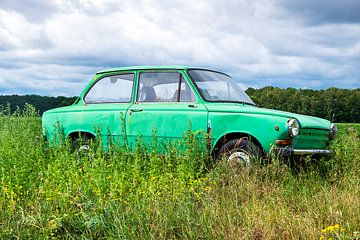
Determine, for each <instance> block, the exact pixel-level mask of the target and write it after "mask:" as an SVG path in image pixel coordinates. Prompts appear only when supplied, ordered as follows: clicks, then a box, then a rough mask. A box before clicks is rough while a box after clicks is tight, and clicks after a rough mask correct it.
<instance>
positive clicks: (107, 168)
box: [0, 106, 360, 239]
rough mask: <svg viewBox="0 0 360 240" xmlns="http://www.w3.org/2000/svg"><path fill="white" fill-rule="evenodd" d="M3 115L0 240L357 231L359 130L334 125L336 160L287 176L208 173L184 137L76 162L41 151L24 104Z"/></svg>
mask: <svg viewBox="0 0 360 240" xmlns="http://www.w3.org/2000/svg"><path fill="white" fill-rule="evenodd" d="M5 110H6V109H5ZM5 110H3V111H2V113H0V239H48V238H58V239H174V238H175V239H199V238H200V239H316V238H317V239H319V238H320V237H321V236H325V237H326V238H328V237H331V236H332V235H334V234H335V233H339V234H340V235H341V239H346V236H348V237H350V238H356V234H357V233H356V231H359V230H360V217H359V216H360V188H359V186H360V143H359V132H358V131H357V130H351V129H350V130H347V129H346V128H347V126H344V125H342V124H341V125H340V128H341V129H342V130H341V131H340V134H339V135H338V136H337V138H336V140H335V141H334V143H333V149H334V150H335V151H336V154H335V155H334V156H333V157H332V158H329V159H322V160H320V161H317V162H312V161H308V162H307V163H306V165H305V166H304V168H302V169H298V170H297V171H294V170H292V169H289V168H288V167H287V166H286V165H285V164H284V163H283V162H282V161H281V160H274V161H273V162H272V163H271V164H268V165H259V166H254V167H253V168H251V169H247V170H246V169H241V168H232V167H230V166H228V165H226V164H224V163H219V164H218V165H217V166H216V167H213V168H211V170H210V171H209V170H208V167H209V165H210V164H209V158H208V157H207V156H206V154H204V151H202V150H203V149H202V142H201V140H198V138H197V137H196V134H194V133H191V132H189V133H187V134H186V136H185V140H184V142H183V143H179V144H184V145H185V146H187V147H185V148H180V149H184V150H182V151H180V150H178V149H179V148H177V147H175V146H173V145H171V144H168V145H166V146H165V148H166V150H165V152H164V151H162V153H159V150H158V149H163V148H164V147H160V146H159V143H157V142H156V139H155V141H154V143H153V145H152V146H150V152H148V153H145V149H144V147H143V145H142V144H140V143H139V144H138V146H137V147H136V149H134V150H132V151H129V149H127V148H126V146H122V147H114V146H110V147H109V151H108V152H103V151H102V150H101V149H97V150H96V151H95V150H94V151H91V152H90V153H89V155H86V156H79V155H77V154H74V153H70V151H69V144H68V143H67V142H62V143H61V144H60V146H59V147H57V148H49V147H48V146H47V145H46V144H44V142H43V141H42V136H41V126H40V125H41V122H40V118H39V117H38V116H37V115H36V114H35V112H34V110H33V109H32V108H31V107H30V106H27V107H26V108H25V110H23V111H18V112H17V113H15V114H13V115H10V114H8V113H7V112H6V111H5ZM354 126H358V125H354ZM96 144H100V143H94V145H96ZM92 149H96V148H95V146H93V148H92ZM335 224H339V228H337V225H335ZM329 226H330V227H329ZM331 226H333V227H331ZM342 228H344V230H343V231H342V232H341V229H342ZM323 229H325V230H323ZM332 229H333V230H332ZM322 230H323V232H322ZM330 232H331V233H330ZM357 236H358V239H359V235H357Z"/></svg>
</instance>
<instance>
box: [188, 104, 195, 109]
mask: <svg viewBox="0 0 360 240" xmlns="http://www.w3.org/2000/svg"><path fill="white" fill-rule="evenodd" d="M188 107H191V108H197V106H196V105H195V104H189V105H188Z"/></svg>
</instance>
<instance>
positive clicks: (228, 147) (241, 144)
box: [216, 138, 261, 167]
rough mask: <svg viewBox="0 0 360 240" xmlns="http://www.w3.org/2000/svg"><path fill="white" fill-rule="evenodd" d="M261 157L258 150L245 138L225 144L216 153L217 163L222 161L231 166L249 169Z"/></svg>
mask: <svg viewBox="0 0 360 240" xmlns="http://www.w3.org/2000/svg"><path fill="white" fill-rule="evenodd" d="M260 157H261V151H260V148H259V147H258V146H257V145H256V144H254V143H253V142H251V141H250V140H248V139H247V138H239V139H233V140H230V141H228V142H226V143H225V144H224V145H223V146H222V147H221V149H220V151H219V152H218V154H217V156H216V159H217V161H219V160H222V159H224V160H225V161H226V162H227V163H229V164H230V165H231V166H237V165H241V166H244V167H251V166H253V165H254V163H255V162H256V161H257V160H259V159H260Z"/></svg>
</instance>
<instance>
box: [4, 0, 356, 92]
mask: <svg viewBox="0 0 360 240" xmlns="http://www.w3.org/2000/svg"><path fill="white" fill-rule="evenodd" d="M20 2H21V4H20ZM4 3H5V4H4ZM26 4H31V5H32V6H31V7H34V5H36V7H37V9H38V10H36V11H35V10H31V11H30V10H28V8H26ZM292 6H293V5H289V4H284V3H282V2H281V1H275V0H273V1H272V0H257V1H250V0H242V1H235V0H231V1H226V2H221V1H216V0H213V1H195V2H194V1H192V2H190V1H180V0H177V1H172V2H168V1H150V0H142V1H135V2H134V1H116V0H101V1H98V0H96V1H95V0H73V1H70V0H56V1H53V2H51V4H50V3H43V2H41V1H38V0H31V1H30V2H27V3H24V2H23V1H16V0H13V1H10V0H3V2H0V75H1V76H2V78H1V79H2V82H1V87H0V94H2V92H1V91H7V92H9V91H13V92H14V93H18V92H21V93H34V92H36V93H41V94H43V95H48V94H51V95H57V94H56V93H57V92H58V93H59V94H60V93H61V94H65V95H77V94H78V93H79V92H80V91H81V90H82V89H81V88H82V87H83V85H84V82H86V81H87V80H89V79H90V76H91V74H92V73H95V72H96V71H97V70H100V69H102V68H105V67H115V66H123V65H135V64H149V65H150V64H151V65H153V64H184V65H195V66H205V67H212V68H215V69H218V70H224V71H226V72H228V73H230V74H233V75H234V77H235V78H236V79H238V80H241V81H242V82H243V83H242V84H243V86H253V87H262V86H265V85H267V84H272V85H275V86H283V87H288V86H296V87H306V86H310V87H315V88H326V87H331V86H337V87H343V86H346V87H360V79H359V77H358V76H360V70H359V62H360V59H359V56H360V55H359V54H360V23H359V22H347V23H344V22H341V23H336V21H329V22H328V23H327V22H326V21H325V20H323V22H322V24H320V25H319V24H312V25H311V24H308V23H304V18H306V17H307V15H305V14H304V13H299V14H302V15H296V14H295V15H294V14H293V9H292ZM27 7H29V5H28V6H27ZM310 7H311V6H310ZM315 7H316V9H318V8H317V7H318V6H315ZM315 7H314V8H315ZM42 12H46V14H44V15H43V17H37V16H36V15H37V14H41V13H42ZM330 13H331V11H328V12H327V15H326V16H327V17H329V16H330V15H331V14H330ZM299 16H301V17H299ZM308 17H309V18H310V17H311V16H310V15H309V16H308ZM336 17H339V16H336ZM340 80H342V81H347V83H346V84H343V83H341V81H340ZM4 89H5V90H4Z"/></svg>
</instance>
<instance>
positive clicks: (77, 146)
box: [71, 136, 91, 155]
mask: <svg viewBox="0 0 360 240" xmlns="http://www.w3.org/2000/svg"><path fill="white" fill-rule="evenodd" d="M90 140H91V139H90V138H88V137H86V136H84V137H78V138H75V139H73V140H72V142H71V152H74V153H77V154H79V155H83V154H85V153H88V152H89V151H90Z"/></svg>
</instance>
